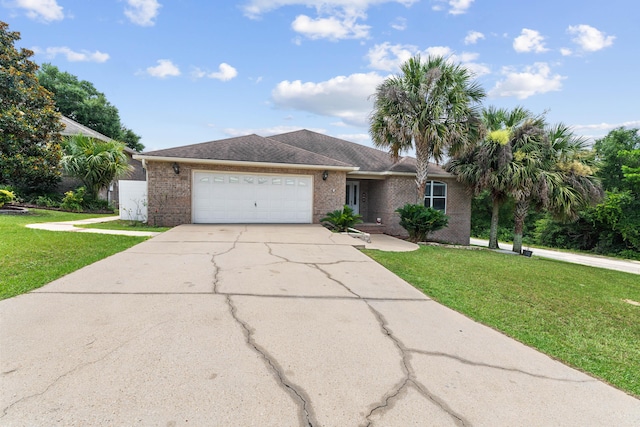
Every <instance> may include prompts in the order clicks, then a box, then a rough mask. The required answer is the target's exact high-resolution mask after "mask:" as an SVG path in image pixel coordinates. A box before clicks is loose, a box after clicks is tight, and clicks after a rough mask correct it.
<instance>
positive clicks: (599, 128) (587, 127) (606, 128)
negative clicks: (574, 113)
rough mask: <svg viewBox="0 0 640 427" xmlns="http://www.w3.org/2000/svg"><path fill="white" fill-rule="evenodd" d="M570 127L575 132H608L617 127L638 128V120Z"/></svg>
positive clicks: (639, 125)
mask: <svg viewBox="0 0 640 427" xmlns="http://www.w3.org/2000/svg"><path fill="white" fill-rule="evenodd" d="M572 127H573V129H575V130H581V131H586V130H589V131H594V130H595V131H610V130H613V129H616V128H619V127H626V128H636V127H640V120H632V121H629V122H622V123H596V124H590V125H575V126H572Z"/></svg>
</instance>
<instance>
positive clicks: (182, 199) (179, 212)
mask: <svg viewBox="0 0 640 427" xmlns="http://www.w3.org/2000/svg"><path fill="white" fill-rule="evenodd" d="M172 164H173V163H168V162H154V161H147V180H148V189H149V190H148V191H149V194H148V206H147V208H148V212H149V224H151V225H158V226H165V227H172V226H175V225H180V224H190V223H191V218H192V212H191V179H192V175H193V174H192V172H193V171H194V170H197V171H220V172H237V173H264V174H274V175H286V174H291V175H311V176H312V177H313V210H312V212H313V219H312V220H313V222H314V223H318V222H320V218H322V217H324V216H325V215H326V214H327V212H330V211H333V210H336V209H341V208H342V206H343V205H344V200H345V197H346V194H345V191H346V172H341V171H329V176H328V177H327V180H326V181H325V180H323V179H322V173H323V170H307V169H295V168H285V169H282V168H263V167H239V166H222V165H210V164H189V163H180V174H178V175H176V174H175V173H174V171H173V168H172Z"/></svg>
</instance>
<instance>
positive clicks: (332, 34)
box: [291, 15, 371, 41]
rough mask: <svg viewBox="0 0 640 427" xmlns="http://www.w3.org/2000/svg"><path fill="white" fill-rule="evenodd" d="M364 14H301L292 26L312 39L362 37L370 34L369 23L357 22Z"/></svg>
mask: <svg viewBox="0 0 640 427" xmlns="http://www.w3.org/2000/svg"><path fill="white" fill-rule="evenodd" d="M362 17H363V15H351V16H346V17H344V18H342V19H340V18H338V17H335V16H331V17H328V18H316V19H313V18H310V17H308V16H306V15H299V16H298V17H296V19H295V20H294V21H293V22H292V23H291V28H293V30H294V31H295V32H297V33H300V34H302V35H304V36H306V37H308V38H310V39H312V40H317V39H329V40H334V41H335V40H341V39H361V38H366V37H368V36H369V29H370V28H371V27H369V26H368V25H362V24H358V23H356V20H357V19H358V18H362Z"/></svg>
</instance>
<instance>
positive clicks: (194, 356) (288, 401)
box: [0, 225, 640, 427]
mask: <svg viewBox="0 0 640 427" xmlns="http://www.w3.org/2000/svg"><path fill="white" fill-rule="evenodd" d="M354 242H355V243H357V240H354V239H351V238H349V237H345V236H340V235H334V234H331V233H329V232H328V231H326V230H325V229H323V228H322V227H319V226H308V225H306V226H204V225H186V226H180V227H177V228H175V229H173V230H171V231H169V232H166V233H164V234H162V235H160V236H158V237H155V238H153V239H151V240H148V241H146V242H144V243H142V244H140V245H137V246H135V247H133V248H131V249H129V250H127V251H125V252H122V253H119V254H117V255H114V256H112V257H110V258H107V259H105V260H103V261H100V262H97V263H95V264H93V265H90V266H88V267H85V268H83V269H81V270H79V271H77V272H75V273H73V274H70V275H68V276H65V277H63V278H62V279H59V280H57V281H55V282H52V283H51V284H49V285H47V286H45V287H43V288H41V289H39V290H37V291H34V292H32V293H30V294H26V295H21V296H18V297H16V298H12V299H9V300H4V301H1V302H0V321H1V323H0V381H1V383H0V390H1V391H0V393H1V396H0V408H1V410H0V425H3V426H13V425H16V426H23V425H38V426H39V425H42V426H50V425H65V426H75V425H77V426H87V425H109V426H131V425H144V426H185V425H191V426H278V427H281V426H341V427H343V426H426V425H434V426H447V425H452V426H454V425H464V426H471V425H474V426H513V425H544V426H551V425H562V426H589V425H593V426H602V425H615V426H637V425H640V401H639V400H637V399H635V398H633V397H630V396H628V395H626V394H625V393H623V392H621V391H619V390H616V389H614V388H612V387H610V386H608V385H606V384H604V383H602V382H600V381H597V380H595V379H593V378H591V377H589V376H587V375H585V374H582V373H580V372H578V371H576V370H573V369H570V368H568V367H566V366H564V365H562V364H561V363H558V362H556V361H554V360H552V359H550V358H549V357H547V356H544V355H542V354H540V353H538V352H536V351H534V350H532V349H530V348H528V347H526V346H524V345H522V344H520V343H518V342H516V341H513V340H511V339H509V338H506V337H505V336H503V335H501V334H499V333H497V332H495V331H494V330H492V329H489V328H486V327H483V326H481V325H479V324H477V323H475V322H472V321H471V320H469V319H467V318H466V317H464V316H462V315H460V314H458V313H456V312H453V311H451V310H449V309H447V308H444V307H443V306H441V305H439V304H437V303H435V302H434V301H432V300H430V299H429V298H426V297H425V296H424V295H422V294H421V293H420V292H418V291H417V290H415V289H414V288H412V287H411V286H409V285H408V284H406V283H405V282H403V281H402V280H401V279H399V278H398V277H396V276H395V275H393V274H392V273H390V272H389V271H387V270H385V269H384V268H382V267H381V266H379V265H378V264H376V263H375V262H373V261H372V260H370V259H369V258H368V257H366V256H365V255H363V254H362V253H360V252H359V251H358V250H357V249H354V248H353V247H352V246H351V244H352V243H354Z"/></svg>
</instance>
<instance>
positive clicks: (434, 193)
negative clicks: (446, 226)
mask: <svg viewBox="0 0 640 427" xmlns="http://www.w3.org/2000/svg"><path fill="white" fill-rule="evenodd" d="M424 205H425V206H426V207H428V208H434V209H437V210H439V211H443V212H446V210H447V184H445V183H444V182H438V181H427V186H426V188H425V189H424Z"/></svg>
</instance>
